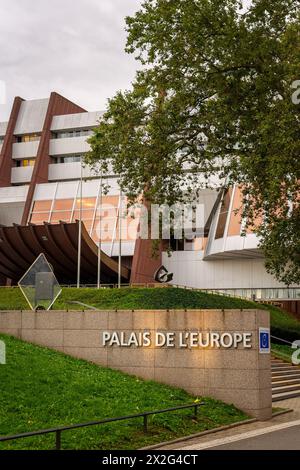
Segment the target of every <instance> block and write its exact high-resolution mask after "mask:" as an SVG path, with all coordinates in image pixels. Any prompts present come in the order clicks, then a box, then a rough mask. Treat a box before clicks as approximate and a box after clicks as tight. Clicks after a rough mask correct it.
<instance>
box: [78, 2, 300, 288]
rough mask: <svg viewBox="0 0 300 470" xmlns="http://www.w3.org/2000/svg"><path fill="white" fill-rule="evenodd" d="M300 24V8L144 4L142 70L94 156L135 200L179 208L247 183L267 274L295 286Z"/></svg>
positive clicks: (137, 47) (113, 107)
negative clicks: (213, 186) (214, 188)
mask: <svg viewBox="0 0 300 470" xmlns="http://www.w3.org/2000/svg"><path fill="white" fill-rule="evenodd" d="M299 20H300V0H272V2H270V1H269V0H253V1H252V5H251V7H250V8H248V9H242V5H241V2H240V1H238V0H144V2H143V3H142V6H141V8H140V10H139V11H138V12H137V13H136V14H135V15H134V16H133V17H129V18H127V19H126V23H127V32H128V40H127V47H126V50H127V52H128V53H131V54H134V55H135V56H136V58H137V60H138V61H140V63H141V65H142V67H141V70H140V71H138V72H137V74H136V77H135V80H134V82H133V84H132V89H131V90H129V91H126V92H118V93H117V94H116V95H115V96H114V97H113V98H112V99H110V100H109V104H108V108H107V110H106V113H105V115H104V118H103V120H102V122H101V123H100V124H99V127H98V128H97V129H96V130H95V133H94V135H93V136H92V137H91V139H90V143H91V147H92V151H91V153H90V154H89V155H88V158H87V162H88V163H90V164H97V165H98V166H99V167H100V168H101V171H102V172H103V173H104V174H105V173H109V171H110V168H111V166H112V168H113V171H114V173H116V174H118V175H120V182H121V186H122V188H123V190H124V191H125V193H126V194H127V195H128V196H129V197H130V199H131V200H136V199H137V198H138V197H139V196H140V194H141V193H143V194H144V195H145V198H147V200H148V201H149V202H155V203H168V204H173V203H174V202H177V201H180V200H182V199H183V198H186V197H187V195H190V198H192V197H195V194H197V192H198V191H199V190H200V189H201V188H203V186H205V185H209V184H210V183H209V178H210V179H211V178H212V176H214V175H221V176H222V178H224V179H222V181H223V185H224V184H226V185H232V184H238V185H240V186H241V187H242V190H243V215H244V216H246V218H247V222H248V224H249V225H251V224H253V223H254V221H255V220H258V217H259V218H260V220H262V222H261V223H260V224H259V225H258V226H257V227H256V231H257V233H258V235H259V237H260V240H261V247H262V249H263V250H264V251H265V254H266V266H267V269H268V270H269V271H270V272H271V273H273V274H275V275H276V276H277V278H278V279H280V280H282V281H284V282H286V283H288V284H290V283H292V282H299V280H300V262H299V256H300V246H299V239H300V237H299V235H300V214H299V189H300V188H299V181H300V164H299V153H300V152H299V150H300V143H299V142H300V140H299V129H300V128H299V124H300V122H299V112H300V104H298V105H297V104H295V103H294V102H293V101H292V93H293V92H294V91H295V90H293V89H292V84H293V82H294V81H295V80H297V79H300V61H299V59H300V26H299ZM224 181H225V182H226V183H224Z"/></svg>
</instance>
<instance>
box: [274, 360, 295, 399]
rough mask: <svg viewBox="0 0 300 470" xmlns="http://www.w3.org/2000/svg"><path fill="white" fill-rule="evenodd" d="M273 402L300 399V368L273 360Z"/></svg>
mask: <svg viewBox="0 0 300 470" xmlns="http://www.w3.org/2000/svg"><path fill="white" fill-rule="evenodd" d="M271 367H272V401H273V402H276V401H280V400H287V399H289V398H295V397H300V367H298V366H294V365H292V364H289V363H288V362H284V361H283V360H281V359H277V358H272V360H271Z"/></svg>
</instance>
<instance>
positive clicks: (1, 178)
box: [0, 96, 24, 188]
mask: <svg viewBox="0 0 300 470" xmlns="http://www.w3.org/2000/svg"><path fill="white" fill-rule="evenodd" d="M23 101H24V100H23V99H22V98H20V97H19V96H18V97H16V98H15V99H14V103H13V107H12V110H11V113H10V117H9V121H8V125H7V131H6V135H5V138H4V142H3V145H2V149H1V154H0V187H2V188H3V187H6V186H11V169H12V164H13V161H12V149H13V143H14V130H15V126H16V122H17V119H18V115H19V111H20V107H21V104H22V102H23Z"/></svg>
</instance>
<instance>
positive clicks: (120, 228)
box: [118, 189, 122, 289]
mask: <svg viewBox="0 0 300 470" xmlns="http://www.w3.org/2000/svg"><path fill="white" fill-rule="evenodd" d="M121 237H122V189H120V204H119V269H118V288H119V289H120V288H121V280H122V279H121V277H122V276H121V270H122V240H121Z"/></svg>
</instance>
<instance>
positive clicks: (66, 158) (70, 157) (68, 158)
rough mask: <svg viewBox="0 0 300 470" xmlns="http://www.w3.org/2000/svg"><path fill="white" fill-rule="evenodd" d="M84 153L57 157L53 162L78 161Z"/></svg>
mask: <svg viewBox="0 0 300 470" xmlns="http://www.w3.org/2000/svg"><path fill="white" fill-rule="evenodd" d="M83 158H84V155H68V156H62V157H57V158H55V159H54V163H78V162H80V161H81V160H83Z"/></svg>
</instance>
